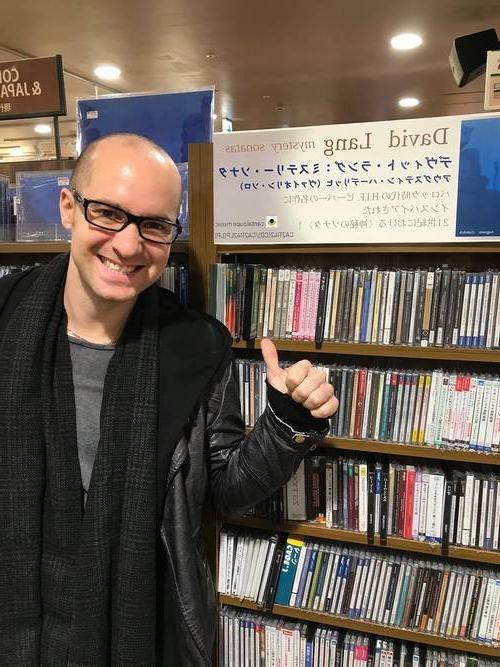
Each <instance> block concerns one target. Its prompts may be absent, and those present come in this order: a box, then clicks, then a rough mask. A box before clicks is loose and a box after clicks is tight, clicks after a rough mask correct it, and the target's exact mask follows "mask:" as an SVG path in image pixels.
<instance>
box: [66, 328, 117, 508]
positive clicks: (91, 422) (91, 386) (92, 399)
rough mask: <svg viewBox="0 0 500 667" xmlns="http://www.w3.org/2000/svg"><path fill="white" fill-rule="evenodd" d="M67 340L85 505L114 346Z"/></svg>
mask: <svg viewBox="0 0 500 667" xmlns="http://www.w3.org/2000/svg"><path fill="white" fill-rule="evenodd" d="M68 340H69V344H70V345H69V349H70V353H71V362H72V366H73V385H74V387H75V407H76V438H77V443H78V458H79V460H80V470H81V474H82V488H83V502H84V504H85V503H86V502H87V494H88V490H89V486H90V478H91V477H92V468H93V467H94V460H95V457H96V453H97V446H98V444H99V437H100V419H101V403H102V394H103V388H104V378H105V377H106V371H107V370H108V364H109V362H110V360H111V357H112V356H113V353H114V351H115V346H114V345H97V344H95V343H90V342H88V341H84V340H80V339H77V338H73V337H72V336H68Z"/></svg>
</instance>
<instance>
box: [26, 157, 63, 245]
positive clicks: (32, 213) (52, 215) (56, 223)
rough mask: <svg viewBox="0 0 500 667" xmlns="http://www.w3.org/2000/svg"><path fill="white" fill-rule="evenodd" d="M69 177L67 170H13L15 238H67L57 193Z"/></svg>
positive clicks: (56, 239)
mask: <svg viewBox="0 0 500 667" xmlns="http://www.w3.org/2000/svg"><path fill="white" fill-rule="evenodd" d="M70 177H71V171H69V170H64V171H63V170H61V171H44V172H26V171H20V172H17V174H16V189H17V191H16V198H17V208H16V213H17V235H16V236H17V241H69V240H70V238H71V234H70V232H69V231H68V230H66V229H65V228H64V227H63V226H62V224H61V218H60V215H59V193H60V191H61V189H62V188H63V187H68V186H69V179H70Z"/></svg>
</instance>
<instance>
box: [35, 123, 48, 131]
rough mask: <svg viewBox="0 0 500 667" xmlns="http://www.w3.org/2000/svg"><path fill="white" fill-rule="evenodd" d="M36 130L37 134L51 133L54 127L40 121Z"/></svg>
mask: <svg viewBox="0 0 500 667" xmlns="http://www.w3.org/2000/svg"><path fill="white" fill-rule="evenodd" d="M35 132H36V133H37V134H51V132H52V128H51V127H50V125H47V124H46V123H39V124H38V125H35Z"/></svg>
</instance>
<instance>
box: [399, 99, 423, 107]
mask: <svg viewBox="0 0 500 667" xmlns="http://www.w3.org/2000/svg"><path fill="white" fill-rule="evenodd" d="M419 104H420V100H417V98H416V97H402V98H401V99H400V100H399V106H400V107H405V108H409V107H416V106H418V105H419Z"/></svg>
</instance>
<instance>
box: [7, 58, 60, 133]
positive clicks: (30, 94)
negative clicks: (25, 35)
mask: <svg viewBox="0 0 500 667" xmlns="http://www.w3.org/2000/svg"><path fill="white" fill-rule="evenodd" d="M65 114H66V97H65V94H64V76H63V65H62V58H61V56H51V57H49V58H27V59H26V60H13V61H9V62H0V120H5V119H13V118H39V117H43V116H64V115H65Z"/></svg>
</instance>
